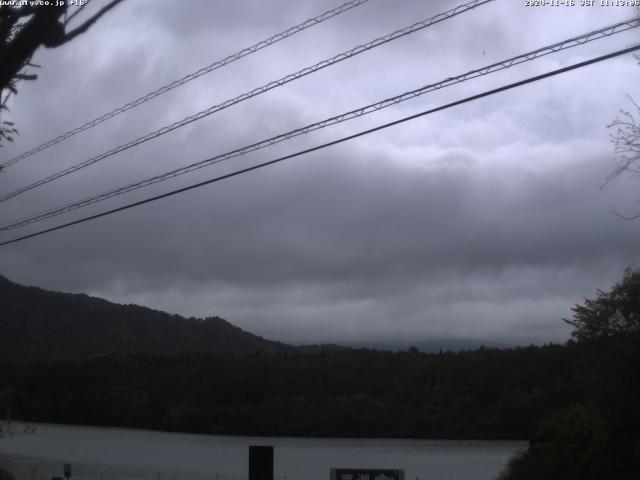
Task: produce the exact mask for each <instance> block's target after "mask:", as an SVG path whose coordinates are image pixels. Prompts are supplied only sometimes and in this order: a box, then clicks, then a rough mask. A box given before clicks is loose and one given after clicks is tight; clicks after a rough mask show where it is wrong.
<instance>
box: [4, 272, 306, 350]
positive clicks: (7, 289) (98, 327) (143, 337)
mask: <svg viewBox="0 0 640 480" xmlns="http://www.w3.org/2000/svg"><path fill="white" fill-rule="evenodd" d="M0 330H1V331H2V335H0V360H1V361H7V360H9V361H11V360H14V361H15V360H17V361H24V360H40V361H47V360H78V359H85V358H90V357H99V356H115V357H118V356H123V355H130V354H139V353H144V354H161V355H179V354H183V353H187V352H192V353H210V354H220V355H245V354H255V353H257V352H260V353H265V354H268V353H279V352H293V351H295V350H296V349H295V347H292V346H289V345H286V344H283V343H280V342H273V341H269V340H266V339H264V338H262V337H259V336H257V335H253V334H251V333H248V332H245V331H244V330H242V329H240V328H238V327H235V326H233V325H231V324H230V323H229V322H227V321H225V320H223V319H222V318H219V317H209V318H206V319H203V320H201V319H195V318H184V317H181V316H179V315H170V314H168V313H165V312H161V311H158V310H153V309H150V308H146V307H140V306H137V305H118V304H115V303H111V302H108V301H106V300H103V299H100V298H94V297H90V296H88V295H84V294H68V293H59V292H51V291H47V290H43V289H41V288H36V287H25V286H22V285H18V284H16V283H14V282H11V281H10V280H8V279H6V278H5V277H2V276H0Z"/></svg>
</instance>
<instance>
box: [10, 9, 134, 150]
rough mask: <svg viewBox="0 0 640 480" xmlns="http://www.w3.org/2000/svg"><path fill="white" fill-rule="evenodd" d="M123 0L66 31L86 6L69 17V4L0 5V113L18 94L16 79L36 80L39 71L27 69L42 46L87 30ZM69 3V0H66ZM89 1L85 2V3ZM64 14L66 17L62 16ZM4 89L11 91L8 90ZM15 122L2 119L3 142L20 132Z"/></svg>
mask: <svg viewBox="0 0 640 480" xmlns="http://www.w3.org/2000/svg"><path fill="white" fill-rule="evenodd" d="M122 1H123V0H111V1H110V2H109V3H107V4H106V5H105V6H104V7H102V8H101V9H100V10H99V11H98V12H96V13H95V14H94V15H92V16H91V17H89V18H87V19H86V20H84V21H83V22H82V23H81V24H80V25H79V26H77V27H76V28H74V29H72V30H69V31H67V26H68V25H69V22H70V21H71V20H72V19H73V18H74V17H76V16H77V15H78V14H79V13H80V12H81V11H82V10H83V8H84V5H83V6H81V7H79V8H78V9H76V10H75V11H74V13H73V14H71V15H70V16H69V17H67V8H68V5H66V4H65V5H58V6H55V5H34V6H21V7H17V6H9V5H2V6H0V113H1V112H6V111H7V100H8V98H9V97H10V95H11V93H13V94H16V93H17V89H16V82H18V81H19V80H35V79H37V78H38V77H37V75H36V74H34V73H30V72H25V71H24V69H25V68H27V67H34V66H36V65H32V64H31V63H30V61H31V58H32V57H33V55H34V53H35V52H36V50H37V49H38V48H40V47H41V46H44V47H47V48H55V47H59V46H61V45H64V44H65V43H67V42H69V41H71V40H73V39H74V38H76V37H77V36H78V35H81V34H83V33H85V32H86V31H87V30H88V29H89V28H90V27H91V26H92V25H93V24H94V23H95V22H97V21H98V20H99V19H100V18H101V17H102V16H103V15H104V14H106V13H107V12H108V11H110V10H111V9H113V8H114V7H115V6H116V5H118V4H119V3H121V2H122ZM67 3H68V2H67ZM85 5H86V4H85ZM63 17H64V20H61V19H62V18H63ZM5 90H8V93H7V94H5V93H4V92H5ZM17 133H18V132H17V130H16V129H15V127H14V126H13V123H11V122H6V121H1V122H0V142H1V141H2V140H7V141H10V142H11V141H13V135H14V134H17Z"/></svg>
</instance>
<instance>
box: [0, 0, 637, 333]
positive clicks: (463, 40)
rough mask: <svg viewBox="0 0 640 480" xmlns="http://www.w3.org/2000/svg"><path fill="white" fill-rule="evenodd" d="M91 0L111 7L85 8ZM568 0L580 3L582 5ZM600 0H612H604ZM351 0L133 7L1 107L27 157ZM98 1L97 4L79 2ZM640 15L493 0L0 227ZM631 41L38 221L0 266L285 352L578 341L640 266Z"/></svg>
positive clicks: (12, 213)
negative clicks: (549, 74) (592, 312)
mask: <svg viewBox="0 0 640 480" xmlns="http://www.w3.org/2000/svg"><path fill="white" fill-rule="evenodd" d="M92 3H93V5H91V7H92V8H94V9H97V8H98V7H99V6H101V4H100V2H99V0H92ZM459 3H462V2H456V1H449V0H446V1H445V0H439V1H429V2H425V1H418V0H394V1H391V0H370V1H369V2H367V3H365V4H364V5H362V6H360V7H358V8H355V9H353V10H351V11H349V12H347V13H344V14H342V15H340V16H338V17H336V18H334V19H331V20H328V21H327V22H324V23H322V24H321V25H318V26H315V27H313V28H310V29H308V30H306V31H305V32H303V33H300V34H298V35H296V36H294V37H291V38H289V39H287V40H285V41H282V42H280V43H278V44H276V45H274V46H272V47H269V48H267V49H265V50H262V51H261V52H259V53H257V54H254V55H250V56H248V57H246V58H243V59H242V60H240V61H238V62H235V63H234V64H232V65H230V66H228V67H226V68H223V69H221V70H218V71H216V72H213V73H211V74H208V75H205V76H203V77H201V78H199V79H198V80H195V81H193V82H190V83H188V84H186V85H184V86H182V87H180V88H178V89H176V90H174V91H172V92H171V93H169V94H166V95H163V96H160V97H158V98H156V99H154V100H152V101H150V102H148V103H146V104H144V105H143V106H141V107H139V108H136V109H134V110H132V111H131V112H128V113H125V114H123V115H120V116H118V117H117V118H115V119H112V120H110V121H108V122H106V123H104V124H102V125H101V126H98V127H96V128H94V129H92V130H89V131H87V132H85V133H83V134H80V135H77V136H75V137H73V139H71V140H68V141H66V142H63V143H60V144H58V145H56V146H55V147H53V148H50V149H48V150H46V151H45V152H42V153H40V154H37V155H34V156H32V157H30V158H27V159H25V160H23V161H22V162H20V163H18V164H16V165H14V166H12V167H9V168H8V169H6V171H4V172H3V173H2V174H0V192H9V191H13V190H15V189H16V188H19V187H21V186H23V185H26V184H28V183H31V182H33V181H36V180H39V179H40V178H42V177H44V176H47V175H49V174H51V173H54V172H57V171H59V170H61V169H63V168H65V167H68V166H70V165H73V164H75V163H78V162H80V161H83V160H86V159H87V158H89V157H91V156H94V155H97V154H99V153H102V152H103V151H105V150H107V149H109V148H111V147H113V146H116V145H119V144H122V143H125V142H127V141H129V140H132V139H134V138H137V137H139V136H141V135H144V134H146V133H148V132H150V131H152V130H155V129H157V128H160V127H162V126H164V125H166V124H169V123H172V122H174V121H177V120H180V119H182V118H183V117H186V116H188V115H191V114H193V113H195V112H197V111H199V110H202V109H204V108H207V107H209V106H211V105H215V104H218V103H221V102H222V101H224V100H226V99H229V98H232V97H235V96H237V95H240V94H242V93H244V92H246V91H248V90H251V89H252V88H254V87H256V86H260V85H263V84H265V83H267V82H269V81H271V80H274V79H277V78H280V77H282V76H284V75H286V74H287V73H291V72H294V71H297V70H299V69H301V68H303V67H305V66H307V65H311V64H314V63H316V62H318V61H320V60H323V59H325V58H328V57H331V56H333V55H335V54H337V53H339V52H342V51H345V50H348V49H350V48H352V47H354V46H356V45H358V44H361V43H365V42H367V41H369V40H372V39H373V38H376V37H378V36H381V35H383V34H386V33H390V32H392V31H394V30H396V29H399V28H402V27H405V26H408V25H410V24H412V23H414V22H416V21H418V20H422V19H425V18H428V17H431V16H433V15H435V14H437V13H440V12H443V11H445V10H448V9H450V8H453V7H454V6H456V5H458V4H459ZM577 3H580V2H579V1H578V2H577ZM598 3H599V2H598ZM338 4H339V0H336V1H333V0H323V1H317V0H315V1H312V0H295V1H293V0H270V1H269V2H264V1H260V0H243V1H210V0H188V1H182V2H177V1H169V0H127V1H125V2H124V3H123V4H122V5H120V6H118V7H117V8H116V9H115V10H113V11H112V12H111V13H110V14H109V15H107V16H106V17H104V18H103V19H101V20H100V22H99V23H97V24H96V25H95V26H94V27H93V28H92V29H91V30H90V31H89V32H88V33H86V34H85V35H83V36H81V37H78V38H77V39H76V40H74V41H73V42H71V43H69V44H67V45H65V46H63V47H60V48H57V49H54V50H44V49H42V50H40V51H38V53H37V54H36V56H35V58H34V59H33V61H34V63H37V64H39V65H41V67H42V68H41V69H39V70H38V75H39V79H38V80H37V81H35V82H27V83H25V82H23V83H21V84H20V85H19V94H18V95H17V96H16V97H15V98H14V99H13V100H12V103H11V105H10V107H11V111H10V114H9V116H8V117H5V118H10V119H11V120H13V121H15V122H16V124H17V126H18V128H19V129H20V132H21V135H20V137H18V139H17V140H16V142H15V144H12V145H5V146H4V148H2V149H1V151H0V160H1V161H5V160H7V159H10V158H13V157H14V156H16V155H18V154H20V153H22V152H24V151H26V150H28V149H29V148H32V147H34V146H37V145H39V144H40V143H42V142H44V141H46V140H49V139H50V138H52V137H54V136H56V135H59V134H61V133H64V132H65V131H66V130H69V129H71V128H73V127H76V126H77V125H79V124H82V123H84V122H85V121H88V120H91V119H92V118H94V117H96V116H99V115H101V114H103V113H105V112H107V111H109V110H111V109H113V108H115V107H117V106H120V105H121V104H123V103H126V102H128V101H130V100H133V99H134V98H137V97H139V96H141V95H143V94H145V93H147V92H149V91H151V90H154V89H156V88H158V87H160V86H162V85H164V84H166V83H169V82H171V81H172V80H175V79H177V78H180V77H182V76H184V75H186V74H188V73H190V72H193V71H195V70H198V69H199V68H201V67H203V66H205V65H208V64H210V63H213V62H214V61H216V60H219V59H221V58H223V57H225V56H226V55H229V54H231V53H234V52H236V51H237V50H239V49H241V48H243V47H246V46H249V45H251V44H254V43H256V42H258V41H260V40H262V39H264V38H267V37H269V36H271V35H272V34H275V33H277V32H279V31H282V30H285V29H286V28H288V27H290V26H292V25H295V24H297V23H300V22H301V21H303V20H305V19H306V18H309V17H312V16H315V15H318V14H320V13H321V12H323V11H324V10H327V9H330V8H333V7H335V6H337V5H338ZM87 13H90V12H87ZM634 15H637V13H636V11H635V10H634V9H632V8H626V7H600V6H594V7H580V6H574V7H552V6H544V7H527V6H525V3H524V0H497V1H495V2H492V3H489V4H487V5H485V6H481V7H478V8H477V9H475V10H472V11H470V12H468V13H465V14H462V15H459V16H457V17H455V18H453V19H450V20H447V21H444V22H442V23H439V24H437V25H435V26H432V27H430V28H427V29H425V30H422V31H420V32H418V33H415V34H412V35H409V36H407V37H405V38H402V39H400V40H396V41H394V42H392V43H390V44H388V45H384V46H381V47H378V48H376V49H373V50H371V51H369V52H366V53H364V54H361V55H359V56H358V57H356V58H354V59H352V60H349V61H346V62H342V63H340V64H338V65H335V66H332V67H329V68H326V69H324V70H322V71H321V72H318V73H316V74H313V75H309V76H307V77H305V78H303V79H302V80H299V81H296V82H293V83H290V84H289V85H286V86H284V87H280V88H277V89H275V90H272V91H270V92H267V93H265V94H263V95H260V96H257V97H255V98H253V99H251V100H248V101H245V102H243V103H241V104H239V105H236V106H234V107H231V108H229V109H226V110H224V111H222V112H220V113H217V114H215V115H212V116H210V117H207V118H206V119H204V120H201V121H198V122H195V123H194V124H191V125H189V126H186V127H183V128H181V129H178V130H177V131H174V132H172V133H170V134H167V135H164V136H163V137H161V138H158V139H156V140H153V141H150V142H147V143H145V144H144V145H142V146H139V147H136V148H133V149H130V150H128V151H126V152H124V153H121V154H119V155H116V156H113V157H110V158H108V159H105V160H103V161H102V162H100V163H98V164H96V165H93V166H91V167H89V168H86V169H84V170H82V171H80V172H77V173H75V174H73V175H69V176H67V177H65V178H64V179H60V180H58V181H55V182H51V183H49V184H47V185H46V186H43V187H41V188H38V189H35V190H33V191H30V192H28V193H25V194H23V195H20V196H18V197H15V198H13V199H11V200H9V201H7V202H4V203H2V204H0V220H1V221H2V223H4V222H7V221H10V220H14V219H16V218H19V217H22V216H25V215H29V214H33V213H38V212H40V211H42V210H44V209H47V208H51V207H54V206H58V205H60V204H64V203H67V202H70V201H73V200H77V199H79V198H83V197H86V196H88V195H91V194H95V193H99V192H102V191H105V190H108V189H110V188H113V187H116V186H119V185H121V184H124V183H127V182H131V181H134V180H139V179H142V178H145V177H147V176H150V175H153V174H156V173H159V172H163V171H165V170H168V169H171V168H176V167H179V166H182V165H186V164H189V163H193V162H195V161H198V160H202V159H204V158H207V157H210V156H213V155H215V154H219V153H224V152H226V151H228V150H231V149H234V148H237V147H241V146H244V145H246V144H249V143H252V142H255V141H257V140H260V139H263V138H266V137H269V136H273V135H276V134H279V133H283V132H286V131H288V130H291V129H293V128H296V127H300V126H303V125H306V124H308V123H311V122H314V121H318V120H322V119H324V118H326V117H329V116H332V115H336V114H339V113H342V112H344V111H347V110H351V109H353V108H356V107H359V106H362V105H366V104H368V103H372V102H375V101H378V100H381V99H383V98H386V97H389V96H392V95H396V94H399V93H402V92H405V91H408V90H412V89H415V88H417V87H420V86H422V85H425V84H429V83H433V82H436V81H438V80H442V79H445V78H448V77H452V76H455V75H458V74H461V73H464V72H466V71H468V70H471V69H474V68H478V67H482V66H484V65H487V64H490V63H492V62H495V61H498V60H502V59H506V58H508V57H511V56H514V55H517V54H520V53H524V52H526V51H529V50H533V49H535V48H538V47H542V46H545V45H548V44H551V43H555V42H558V41H561V40H564V39H566V38H568V37H572V36H576V35H579V34H582V33H586V32H588V31H591V30H595V29H597V28H600V27H604V26H607V25H609V24H612V23H614V22H617V21H620V20H623V19H626V18H631V17H633V16H634ZM638 41H640V34H639V33H638V30H633V31H631V32H627V33H623V34H620V35H616V36H614V37H611V38H608V39H605V40H601V41H597V42H593V43H590V44H588V45H584V46H580V47H576V48H573V49H569V50H567V51H564V52H560V53H558V54H555V55H549V56H546V57H543V58H540V59H538V60H535V61H533V62H528V63H526V64H522V65H520V66H517V67H514V68H512V69H509V70H507V71H505V72H501V73H498V74H494V75H489V76H486V77H483V78H480V79H476V80H473V81H470V82H467V83H463V84H460V85H457V86H454V87H450V88H446V89H443V90H441V91H438V92H434V93H430V94H427V95H424V96H422V97H419V98H417V99H414V100H412V101H409V102H406V103H403V104H401V105H398V106H395V107H392V108H388V109H386V110H383V111H380V112H377V113H375V114H372V115H369V116H367V117H365V118H362V119H358V120H355V121H351V122H348V123H345V124H342V125H339V126H334V127H330V128H327V129H324V130H321V131H318V132H315V133H313V134H310V135H307V136H304V137H300V138H298V139H296V140H294V141H290V142H285V143H282V144H280V145H278V146H275V147H271V148H268V149H264V150H261V151H260V152H256V153H254V154H251V155H247V156H246V157H242V158H237V159H234V160H230V161H228V162H225V163H224V164H221V165H218V166H213V167H208V168H205V169H202V170H199V171H197V172H195V173H193V174H189V175H184V176H182V177H179V178H177V179H174V180H172V181H168V182H164V183H161V184H158V185H155V186H153V187H151V188H147V189H143V190H140V191H138V192H136V193H134V194H130V195H125V196H121V197H118V198H117V199H112V200H111V201H108V202H104V203H101V204H98V205H95V206H93V207H90V208H87V209H83V210H78V211H76V212H75V213H73V214H69V215H65V216H59V217H56V218H55V219H52V220H50V221H48V222H42V223H39V224H36V225H32V226H30V227H28V228H24V229H20V230H15V231H13V232H3V233H1V234H0V239H1V240H6V239H10V238H14V237H15V236H18V235H19V234H24V233H29V232H31V231H35V230H37V229H40V228H43V227H46V226H53V225H56V224H58V223H61V222H63V221H69V220H72V219H75V218H80V217H82V216H85V215H88V214H90V213H96V212H100V211H103V210H105V209H107V208H112V207H115V206H118V205H121V204H124V203H125V202H129V201H132V200H135V199H141V198H146V197H148V196H151V195H152V194H157V193H161V192H165V191H168V190H170V189H174V188H177V187H180V186H184V185H188V184H191V183H195V182H197V181H201V180H204V179H208V178H211V177H214V176H217V175H220V174H221V173H226V172H230V171H232V170H235V169H238V168H242V167H246V166H249V165H253V164H256V163H259V162H262V161H265V160H270V159H273V158H276V157H277V156H279V155H283V154H287V153H292V152H295V151H298V150H300V149H303V148H308V147H311V146H314V145H318V144H321V143H323V142H326V141H329V140H333V139H336V138H339V137H342V136H345V135H347V134H350V133H355V132H358V131H360V130H363V129H365V128H369V127H372V126H375V125H378V124H381V123H384V122H388V121H391V120H395V119H398V118H401V117H404V116H407V115H410V114H413V113H417V112H420V111H423V110H426V109H429V108H433V107H436V106H439V105H442V104H445V103H447V102H450V101H453V100H457V99H459V98H463V97H465V96H469V95H472V94H475V93H479V92H482V91H484V90H486V89H489V88H495V87H497V86H500V85H502V84H504V83H508V82H512V81H515V80H517V79H521V78H525V77H528V76H532V75H535V74H539V73H543V72H546V71H548V70H551V69H554V68H559V67H561V66H565V65H568V64H571V63H575V62H578V61H581V60H585V59H588V58H591V57H593V56H596V55H601V54H604V53H607V52H610V51H613V50H617V49H620V48H623V47H626V46H629V45H631V44H634V43H637V42H638ZM638 78H640V66H639V65H638V62H637V61H636V60H635V59H634V58H633V57H632V56H631V55H626V56H624V57H619V58H616V59H613V60H609V61H606V62H603V63H600V64H596V65H593V66H589V67H586V68H584V69H581V70H578V71H574V72H570V73H567V74H564V75H562V76H559V77H554V78H551V79H547V80H544V81H540V82H537V83H535V84H530V85H527V86H525V87H521V88H519V89H516V90H512V91H509V92H505V93H501V94H498V95H494V96H491V97H488V98H485V99H482V100H479V101H475V102H472V103H469V104H466V105H463V106H458V107H455V108H451V109H448V110H446V111H442V112H439V113H435V114H433V115H429V116H427V117H423V118H420V119H417V120H413V121H411V122H408V123H404V124H402V125H399V126H396V127H393V128H389V129H387V130H384V131H381V132H378V133H375V134H372V135H368V136H365V137H361V138H359V139H357V140H354V141H351V142H348V143H344V144H341V145H338V146H334V147H330V148H327V149H324V150H321V151H318V152H315V153H312V154H309V155H305V156H302V157H298V158H295V159H292V160H290V161H288V162H284V163H281V164H278V165H275V166H271V167H268V168H265V169H261V170H258V171H254V172H251V173H248V174H246V175H242V176H239V177H235V178H232V179H229V180H227V181H225V182H222V183H217V184H214V185H211V186H207V187H203V188H200V189H198V190H195V191H191V192H187V193H184V194H181V195H179V196H175V197H172V198H169V199H164V200H161V201H158V202H155V203H153V204H150V205H145V206H142V207H139V208H137V209H134V210H129V211H127V212H124V213H119V214H116V215H112V216H109V217H106V218H103V219H99V220H96V221H92V222H88V223H84V224H82V225H79V226H75V227H72V228H69V229H66V230H62V231H58V232H54V233H51V234H48V235H46V236H41V237H38V238H33V239H30V240H26V241H24V242H20V243H17V244H14V245H10V246H5V247H0V274H2V275H4V276H7V277H8V278H10V279H11V280H13V281H16V282H19V283H23V284H28V285H36V286H39V287H42V288H46V289H52V290H59V291H65V292H86V293H89V294H91V295H95V296H100V297H103V298H106V299H108V300H111V301H115V302H119V303H138V304H142V305H146V306H150V307H153V308H158V309H162V310H166V311H169V312H172V313H179V314H181V315H185V316H197V317H204V316H210V315H218V316H221V317H224V318H226V319H227V320H229V321H230V322H231V323H233V324H235V325H237V326H240V327H242V328H244V329H246V330H249V331H251V332H254V333H256V334H259V335H262V336H265V337H267V338H270V339H276V340H281V341H285V342H294V343H316V342H337V343H365V344H366V343H369V344H376V343H381V342H385V343H394V342H397V343H399V344H411V343H421V342H423V341H427V340H429V339H434V338H457V339H473V340H477V341H480V342H495V343H500V344H508V345H512V344H517V343H520V344H527V343H530V342H547V341H559V342H562V341H565V340H566V339H567V338H568V335H569V329H568V328H567V326H566V325H565V324H564V323H563V321H562V318H564V317H568V316H569V315H570V314H571V311H570V308H571V306H572V305H573V304H575V303H577V302H581V301H582V300H583V299H584V298H585V297H590V296H593V295H594V293H595V291H596V289H598V288H600V289H604V290H607V289H609V288H610V287H611V285H612V284H613V283H614V282H615V281H617V280H619V279H620V278H621V276H622V274H623V271H624V269H625V268H626V267H629V266H633V265H637V262H638V260H639V258H638V257H639V253H640V249H639V248H638V245H639V242H638V237H639V234H640V221H635V222H627V221H624V220H622V219H620V218H619V217H617V216H616V215H615V214H613V213H612V209H615V210H617V211H619V212H620V213H622V214H632V213H637V212H638V210H639V209H640V203H639V202H638V199H640V181H639V180H638V179H637V178H628V177H624V178H621V179H618V180H615V181H613V182H610V183H608V184H607V185H605V186H604V188H603V185H604V184H605V178H606V177H607V175H608V174H609V173H611V171H612V170H613V169H614V167H615V165H616V162H615V156H614V154H613V149H612V145H611V143H610V141H609V133H610V132H609V131H608V130H607V128H606V125H607V124H608V123H609V122H611V121H612V120H613V119H614V118H615V117H616V115H618V112H619V110H620V109H621V108H626V109H628V108H630V107H631V103H630V101H629V99H628V98H627V97H626V94H627V93H628V94H631V95H634V96H635V97H636V98H640V88H639V87H638V84H639V82H638Z"/></svg>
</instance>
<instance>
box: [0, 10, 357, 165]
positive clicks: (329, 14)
mask: <svg viewBox="0 0 640 480" xmlns="http://www.w3.org/2000/svg"><path fill="white" fill-rule="evenodd" d="M368 1H369V0H351V1H349V2H346V3H343V4H342V5H340V6H338V7H336V8H333V9H331V10H327V11H326V12H324V13H321V14H320V15H318V16H315V17H313V18H309V19H307V20H305V21H304V22H302V23H299V24H298V25H295V26H293V27H290V28H288V29H286V30H284V31H282V32H280V33H277V34H276V35H273V36H271V37H269V38H267V39H265V40H262V41H260V42H258V43H256V44H254V45H251V46H250V47H246V48H243V49H242V50H240V51H238V52H236V53H233V54H231V55H229V56H227V57H225V58H223V59H222V60H218V61H216V62H214V63H212V64H211V65H208V66H206V67H203V68H201V69H200V70H197V71H195V72H192V73H190V74H188V75H185V76H184V77H182V78H180V79H178V80H174V81H173V82H171V83H169V84H167V85H164V86H162V87H160V88H158V89H157V90H154V91H153V92H150V93H147V94H146V95H144V96H142V97H140V98H137V99H135V100H133V101H131V102H129V103H127V104H125V105H122V106H120V107H118V108H116V109H114V110H111V111H110V112H107V113H105V114H103V115H101V116H99V117H97V118H95V119H93V120H91V121H89V122H86V123H84V124H82V125H80V126H78V127H76V128H74V129H72V130H69V131H68V132H66V133H63V134H62V135H59V136H58V137H55V138H53V139H51V140H48V141H46V142H44V143H43V144H41V145H38V146H37V147H35V148H33V149H31V150H29V151H27V152H24V153H22V154H20V155H18V156H17V157H14V158H12V159H11V160H7V161H6V162H3V163H0V168H6V167H9V166H11V165H13V164H15V163H17V162H19V161H20V160H23V159H25V158H27V157H30V156H32V155H35V154H36V153H38V152H41V151H42V150H45V149H47V148H49V147H51V146H53V145H56V144H57V143H60V142H62V141H64V140H67V139H69V138H71V137H73V136H74V135H77V134H78V133H81V132H84V131H85V130H88V129H90V128H92V127H95V126H96V125H100V124H101V123H103V122H106V121H107V120H109V119H111V118H113V117H115V116H116V115H120V114H121V113H124V112H126V111H127V110H131V109H132V108H135V107H137V106H138V105H141V104H143V103H145V102H148V101H149V100H151V99H152V98H155V97H158V96H160V95H162V94H164V93H167V92H169V91H171V90H173V89H174V88H177V87H179V86H181V85H184V84H185V83H187V82H190V81H191V80H195V79H196V78H199V77H201V76H203V75H206V74H207V73H211V72H213V71H214V70H217V69H219V68H222V67H224V66H227V65H229V64H230V63H233V62H235V61H236V60H240V59H241V58H243V57H246V56H247V55H251V54H252V53H255V52H257V51H259V50H262V49H263V48H266V47H269V46H271V45H274V44H275V43H278V42H280V41H281V40H284V39H285V38H289V37H291V36H293V35H295V34H296V33H299V32H302V31H303V30H306V29H307V28H310V27H313V26H314V25H318V24H319V23H322V22H324V21H325V20H329V19H330V18H333V17H335V16H336V15H340V14H341V13H344V12H346V11H349V10H351V9H352V8H355V7H358V6H360V5H362V4H363V3H366V2H368Z"/></svg>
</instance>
